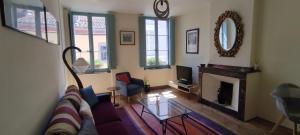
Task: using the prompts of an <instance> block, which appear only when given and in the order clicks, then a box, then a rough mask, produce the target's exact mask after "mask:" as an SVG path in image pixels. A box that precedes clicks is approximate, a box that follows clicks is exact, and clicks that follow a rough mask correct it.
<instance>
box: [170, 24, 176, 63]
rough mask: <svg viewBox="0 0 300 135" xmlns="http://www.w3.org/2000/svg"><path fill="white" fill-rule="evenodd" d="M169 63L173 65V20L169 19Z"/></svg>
mask: <svg viewBox="0 0 300 135" xmlns="http://www.w3.org/2000/svg"><path fill="white" fill-rule="evenodd" d="M169 61H170V65H175V19H174V18H170V19H169Z"/></svg>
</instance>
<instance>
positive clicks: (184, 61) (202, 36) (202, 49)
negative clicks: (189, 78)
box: [174, 5, 211, 83]
mask: <svg viewBox="0 0 300 135" xmlns="http://www.w3.org/2000/svg"><path fill="white" fill-rule="evenodd" d="M209 15H210V7H209V5H207V6H206V7H203V8H201V9H199V11H197V12H193V13H189V14H187V15H183V16H179V17H176V24H175V37H176V40H175V44H176V65H184V66H189V67H193V81H194V82H195V83H198V67H197V66H199V65H200V64H207V63H208V61H209V48H210V41H209V38H208V37H209V36H210V25H211V23H210V16H209ZM194 28H200V33H199V54H186V30H189V29H194ZM175 74H176V72H175V71H174V77H175V78H174V79H176V75H175Z"/></svg>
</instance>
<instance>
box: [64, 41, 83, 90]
mask: <svg viewBox="0 0 300 135" xmlns="http://www.w3.org/2000/svg"><path fill="white" fill-rule="evenodd" d="M72 49H74V50H78V51H79V52H81V49H79V48H78V47H75V46H70V47H67V48H66V49H65V50H64V51H63V54H62V58H63V62H64V64H65V65H66V67H67V68H68V70H69V71H70V72H71V74H72V75H73V77H74V78H75V80H76V82H77V85H78V87H79V89H82V88H83V85H82V82H81V80H80V79H79V77H78V76H77V75H76V73H75V72H74V71H73V69H72V68H71V66H70V65H69V64H68V62H67V60H66V53H67V51H68V50H72ZM73 67H74V68H75V69H76V70H77V72H79V73H84V72H85V71H86V70H87V69H88V67H89V64H88V63H87V62H86V61H85V60H84V59H83V58H78V59H77V60H76V61H75V62H74V64H73Z"/></svg>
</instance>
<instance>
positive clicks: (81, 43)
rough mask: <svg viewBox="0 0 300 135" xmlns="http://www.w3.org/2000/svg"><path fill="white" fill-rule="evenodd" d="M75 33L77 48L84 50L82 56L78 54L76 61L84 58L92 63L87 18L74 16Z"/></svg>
mask: <svg viewBox="0 0 300 135" xmlns="http://www.w3.org/2000/svg"><path fill="white" fill-rule="evenodd" d="M73 28H74V29H73V33H74V41H75V43H74V44H75V46H76V47H78V48H80V49H81V50H82V53H81V55H80V54H79V53H76V59H77V58H79V57H83V58H84V59H85V60H86V61H87V62H89V63H90V53H89V51H90V49H89V35H88V18H87V16H81V15H74V16H73Z"/></svg>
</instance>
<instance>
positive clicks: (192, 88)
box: [169, 81, 198, 95]
mask: <svg viewBox="0 0 300 135" xmlns="http://www.w3.org/2000/svg"><path fill="white" fill-rule="evenodd" d="M169 86H170V87H172V88H175V89H176V90H179V91H181V92H185V93H192V94H196V95H198V86H197V85H196V84H190V85H189V84H184V83H180V82H179V81H169Z"/></svg>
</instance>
